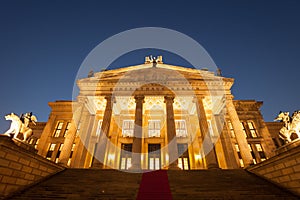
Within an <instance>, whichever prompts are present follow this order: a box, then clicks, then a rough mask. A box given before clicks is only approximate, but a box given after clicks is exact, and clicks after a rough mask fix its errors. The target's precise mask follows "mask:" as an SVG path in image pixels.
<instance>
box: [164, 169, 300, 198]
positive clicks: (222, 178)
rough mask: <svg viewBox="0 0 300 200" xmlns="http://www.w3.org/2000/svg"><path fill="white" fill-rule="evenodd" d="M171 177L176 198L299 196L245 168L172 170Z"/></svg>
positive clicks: (171, 187)
mask: <svg viewBox="0 0 300 200" xmlns="http://www.w3.org/2000/svg"><path fill="white" fill-rule="evenodd" d="M168 178H169V185H170V189H171V192H172V197H173V199H180V200H182V199H214V200H221V199H243V200H246V199H251V200H259V199H264V200H266V199H274V200H275V199H289V200H290V199H299V197H296V196H294V195H292V194H291V193H290V192H288V191H286V190H284V189H282V188H279V187H277V186H275V185H273V184H272V183H270V182H268V181H266V180H264V179H262V178H260V177H258V176H256V175H254V174H250V173H249V172H247V171H245V170H242V169H235V170H218V169H217V170H197V171H180V173H177V172H176V171H168ZM187 191H188V192H187Z"/></svg>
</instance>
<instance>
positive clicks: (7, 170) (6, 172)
mask: <svg viewBox="0 0 300 200" xmlns="http://www.w3.org/2000/svg"><path fill="white" fill-rule="evenodd" d="M12 173H13V170H12V169H10V168H7V167H0V174H2V175H7V176H10V175H12Z"/></svg>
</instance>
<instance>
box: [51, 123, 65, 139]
mask: <svg viewBox="0 0 300 200" xmlns="http://www.w3.org/2000/svg"><path fill="white" fill-rule="evenodd" d="M63 125H64V123H63V122H58V123H57V125H56V128H55V131H54V134H53V137H59V135H60V132H61V129H62V127H63Z"/></svg>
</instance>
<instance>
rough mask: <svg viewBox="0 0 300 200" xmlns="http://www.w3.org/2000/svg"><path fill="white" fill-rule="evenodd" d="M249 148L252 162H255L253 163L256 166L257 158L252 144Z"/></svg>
mask: <svg viewBox="0 0 300 200" xmlns="http://www.w3.org/2000/svg"><path fill="white" fill-rule="evenodd" d="M248 147H249V150H250V152H251V155H252V160H253V163H254V164H256V163H257V162H256V156H255V153H254V152H253V149H252V146H251V144H248Z"/></svg>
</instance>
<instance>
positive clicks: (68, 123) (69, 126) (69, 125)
mask: <svg viewBox="0 0 300 200" xmlns="http://www.w3.org/2000/svg"><path fill="white" fill-rule="evenodd" d="M70 128H71V123H70V122H67V127H66V129H65V132H64V137H66V136H67V135H68V132H69V130H70Z"/></svg>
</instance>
